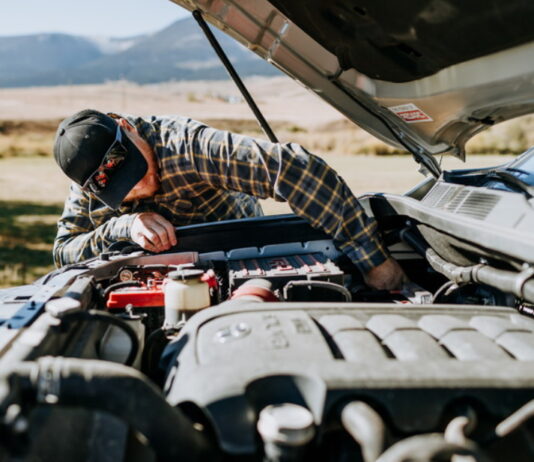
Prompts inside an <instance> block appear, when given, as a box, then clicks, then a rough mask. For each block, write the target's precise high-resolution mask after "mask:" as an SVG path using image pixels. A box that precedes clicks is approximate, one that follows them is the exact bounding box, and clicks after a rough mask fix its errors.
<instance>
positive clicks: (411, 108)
mask: <svg viewBox="0 0 534 462" xmlns="http://www.w3.org/2000/svg"><path fill="white" fill-rule="evenodd" d="M388 109H389V110H390V111H391V112H393V113H395V114H397V115H398V116H399V117H400V118H401V119H402V120H404V122H406V123H407V124H416V123H419V122H433V121H434V120H433V119H432V117H430V116H429V115H427V114H425V113H424V112H423V111H422V110H421V109H419V108H418V107H417V106H416V105H415V104H412V103H408V104H401V105H400V106H393V107H388Z"/></svg>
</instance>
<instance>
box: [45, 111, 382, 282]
mask: <svg viewBox="0 0 534 462" xmlns="http://www.w3.org/2000/svg"><path fill="white" fill-rule="evenodd" d="M127 119H128V121H129V122H130V123H132V124H133V125H135V126H136V128H137V130H138V131H139V134H140V135H141V136H142V137H143V138H144V139H146V140H147V141H148V143H149V144H150V145H151V146H152V148H153V149H154V153H155V156H156V159H157V163H158V167H159V173H160V179H161V187H160V190H159V191H158V192H157V194H156V195H155V196H154V197H152V198H150V199H145V200H140V201H134V202H131V203H124V204H123V205H122V207H121V208H120V210H113V209H111V208H109V207H107V206H106V205H105V204H103V203H102V202H100V201H99V200H98V199H97V198H96V196H94V195H93V194H92V193H89V192H86V191H83V190H82V189H81V188H80V186H78V185H77V184H72V186H71V189H70V194H69V196H68V198H67V200H66V202H65V208H64V211H63V215H62V216H61V218H60V220H59V222H58V233H57V236H56V240H55V243H54V260H55V263H56V265H57V266H62V265H65V264H68V263H74V262H78V261H81V260H85V259H87V258H90V257H92V256H95V255H98V254H99V253H100V252H102V251H103V250H105V249H106V248H107V247H108V246H109V245H110V244H112V243H114V242H116V241H129V240H130V228H131V226H132V223H133V220H134V219H135V217H136V214H137V213H139V212H144V211H153V212H156V213H159V214H160V215H162V216H163V217H165V218H166V219H168V220H169V221H170V222H171V223H173V224H174V225H175V226H181V225H187V224H192V223H203V222H209V221H216V220H227V219H234V218H244V217H251V216H257V215H262V211H261V207H260V206H259V204H258V202H257V200H256V198H262V199H265V198H268V197H272V198H274V199H275V200H278V201H287V202H288V203H289V205H290V207H291V209H292V210H293V211H294V212H295V214H296V215H298V216H300V217H303V218H305V219H306V220H308V221H309V223H310V224H311V225H312V226H313V227H315V228H319V229H321V230H323V231H325V232H326V233H327V234H329V235H330V236H331V237H332V238H333V240H334V242H335V243H336V245H337V246H338V247H339V248H340V249H341V250H342V251H343V252H345V254H346V255H348V257H349V258H350V259H351V260H352V261H353V262H354V263H355V264H356V265H357V266H358V268H359V269H360V270H361V271H362V272H364V273H365V272H368V271H369V270H370V269H372V268H373V267H375V266H377V265H378V264H380V263H382V262H383V261H384V260H385V259H386V258H387V252H386V250H385V249H384V247H383V245H382V243H381V240H380V238H379V236H378V235H377V231H376V226H377V225H376V222H375V220H374V219H373V218H371V217H369V216H367V215H366V214H365V212H364V210H363V208H362V206H361V205H360V203H359V202H358V200H357V199H356V197H354V195H353V194H352V193H351V191H350V190H349V188H348V187H347V185H346V184H345V182H344V181H343V179H342V178H340V177H339V176H338V175H337V173H336V172H335V171H334V170H333V169H331V168H330V167H329V166H328V165H327V164H326V163H325V162H324V161H323V160H321V159H319V158H318V157H316V156H314V155H312V154H310V153H308V152H307V151H306V150H305V149H304V148H303V147H301V146H299V145H297V144H294V143H288V144H275V143H271V142H268V141H264V140H259V139H255V138H251V137H249V136H244V135H238V134H233V133H229V132H226V131H222V130H216V129H213V128H210V127H207V126H206V125H204V124H202V123H200V122H197V121H194V120H191V119H188V118H185V117H150V118H130V117H127ZM178 239H179V236H178Z"/></svg>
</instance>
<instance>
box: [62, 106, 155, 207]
mask: <svg viewBox="0 0 534 462" xmlns="http://www.w3.org/2000/svg"><path fill="white" fill-rule="evenodd" d="M141 141H144V140H142V139H141V138H140V137H139V135H138V134H137V130H136V129H135V128H134V127H132V126H131V125H129V124H128V122H127V121H126V120H125V119H113V118H112V117H110V116H108V115H106V114H103V113H101V112H98V111H94V110H84V111H80V112H78V113H76V114H74V115H73V116H71V117H68V118H67V119H65V120H64V121H63V122H61V124H60V125H59V128H58V130H57V133H56V140H55V144H54V157H55V159H56V162H57V163H58V165H59V166H60V167H61V169H62V170H63V172H65V174H66V175H67V176H68V177H69V178H71V179H72V180H73V181H75V182H76V183H78V184H79V185H80V186H82V188H84V189H86V190H88V191H91V192H93V193H94V194H95V195H96V196H97V197H98V198H99V199H100V200H101V201H102V202H104V203H105V204H107V205H109V206H110V207H112V208H114V209H116V208H118V207H119V206H120V204H121V202H122V201H123V200H124V199H125V198H127V196H132V194H129V193H130V192H131V191H132V190H133V189H134V188H138V189H139V183H142V180H143V178H144V177H145V176H146V175H147V171H148V170H149V164H150V162H148V163H147V160H146V155H144V154H146V153H144V152H142V151H143V150H146V147H147V146H148V145H146V146H144V145H143V143H142V142H141ZM145 144H146V142H145ZM150 170H152V169H150ZM134 195H135V194H134Z"/></svg>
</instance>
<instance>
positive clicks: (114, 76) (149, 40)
mask: <svg viewBox="0 0 534 462" xmlns="http://www.w3.org/2000/svg"><path fill="white" fill-rule="evenodd" d="M214 33H215V36H216V37H217V39H218V40H219V42H220V44H221V46H222V48H223V49H224V50H225V52H226V54H227V55H228V57H229V58H230V60H231V61H232V63H233V64H234V65H235V67H236V69H237V71H238V73H239V74H240V75H242V76H244V77H246V76H251V75H262V76H274V75H280V71H278V70H277V69H276V68H275V67H274V66H272V65H270V64H268V63H266V62H265V61H263V60H262V59H260V58H259V57H257V56H256V55H254V54H253V53H252V52H251V51H249V50H247V49H246V48H245V47H243V46H242V45H240V44H239V43H237V42H236V41H235V40H234V39H232V38H231V37H228V36H226V35H224V34H223V33H221V32H219V31H217V30H214ZM225 78H227V74H226V71H225V69H224V68H223V67H222V65H221V63H220V61H219V59H218V57H217V56H216V55H215V52H214V51H213V49H212V48H211V46H210V45H209V43H208V41H207V39H206V38H205V36H204V34H203V32H202V31H201V30H200V28H199V26H198V25H197V23H196V21H195V20H194V19H193V18H185V19H180V20H178V21H176V22H174V23H173V24H171V25H170V26H168V27H166V28H164V29H162V30H161V31H158V32H156V33H153V34H147V35H140V36H136V37H128V38H107V37H82V36H76V35H68V34H59V33H51V34H35V35H24V36H15V37H0V87H27V86H44V85H66V84H69V85H70V84H92V83H95V84H96V83H103V82H107V81H113V80H128V81H131V82H136V83H139V84H147V83H157V82H165V81H170V80H216V79H225Z"/></svg>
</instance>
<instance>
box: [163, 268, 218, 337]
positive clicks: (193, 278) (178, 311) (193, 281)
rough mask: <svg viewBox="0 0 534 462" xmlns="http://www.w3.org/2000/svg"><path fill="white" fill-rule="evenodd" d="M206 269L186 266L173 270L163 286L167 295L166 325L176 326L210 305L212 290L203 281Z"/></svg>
mask: <svg viewBox="0 0 534 462" xmlns="http://www.w3.org/2000/svg"><path fill="white" fill-rule="evenodd" d="M203 275H204V271H202V270H201V269H192V268H184V269H179V270H176V271H171V272H170V273H169V274H168V275H167V280H166V281H165V285H164V288H163V292H164V296H165V325H166V326H169V327H172V326H175V325H176V324H177V323H178V322H179V321H180V320H181V319H182V318H184V317H185V318H188V317H189V316H191V315H192V314H194V313H195V312H197V311H198V310H201V309H202V308H207V307H208V306H210V290H209V285H208V283H207V282H204V281H201V277H202V276H203Z"/></svg>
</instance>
